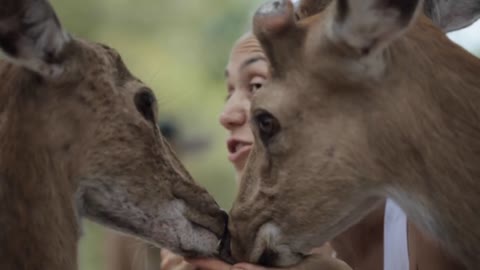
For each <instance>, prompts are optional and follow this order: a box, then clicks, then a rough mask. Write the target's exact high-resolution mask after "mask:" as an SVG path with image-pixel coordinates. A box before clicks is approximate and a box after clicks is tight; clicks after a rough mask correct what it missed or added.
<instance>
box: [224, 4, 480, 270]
mask: <svg viewBox="0 0 480 270" xmlns="http://www.w3.org/2000/svg"><path fill="white" fill-rule="evenodd" d="M465 2H468V1H465ZM472 2H473V1H472ZM265 5H266V6H267V7H265V6H264V7H261V8H260V9H259V10H258V11H257V13H256V15H255V18H254V27H253V28H254V33H255V35H256V36H257V38H258V39H259V40H260V42H261V45H262V47H263V49H264V51H265V52H266V54H267V56H268V59H269V62H270V64H271V74H272V78H271V80H270V81H269V82H267V83H266V85H265V86H264V87H263V88H262V89H261V90H259V91H258V92H257V93H256V94H255V96H254V98H253V101H252V108H251V115H252V118H253V119H252V130H253V133H254V136H255V144H254V147H253V149H252V152H251V155H250V158H249V161H248V162H247V166H246V169H245V173H244V175H243V178H242V181H241V185H240V190H239V193H238V195H237V198H236V201H235V203H234V205H233V208H232V210H231V216H230V222H229V230H230V233H231V249H232V255H233V256H234V257H235V258H236V259H238V260H247V261H250V262H261V263H263V264H267V265H273V266H289V265H292V264H295V263H297V262H299V261H300V260H301V259H302V258H303V256H304V255H305V254H307V253H308V252H309V251H310V250H311V249H312V248H313V247H316V246H320V245H322V244H323V243H325V242H326V241H328V240H330V239H332V238H334V237H335V236H336V235H338V234H340V233H342V232H343V231H345V230H347V229H348V228H349V227H350V226H352V225H354V224H355V223H357V222H358V221H360V220H361V219H362V218H363V217H364V216H365V215H367V214H368V213H369V212H370V211H371V210H372V209H375V208H376V207H377V206H378V204H379V203H381V202H382V201H383V200H384V199H385V198H387V197H388V198H391V199H393V200H394V201H396V202H397V204H398V205H400V206H401V207H402V208H403V210H404V211H405V212H406V213H407V215H408V218H409V220H411V221H412V222H414V223H415V224H416V225H417V227H419V228H421V229H422V230H423V231H424V232H426V233H427V234H429V235H431V236H432V237H433V238H435V239H437V240H438V241H439V242H440V243H441V244H442V246H443V247H444V248H445V249H446V250H447V251H448V252H450V253H451V254H453V255H454V256H455V257H456V258H457V259H458V260H459V261H460V262H462V263H463V264H465V266H466V267H467V269H472V270H473V269H477V267H478V265H479V264H480V257H479V256H478V254H480V227H479V224H480V215H478V214H477V209H479V208H480V200H479V195H480V167H479V166H478V164H479V162H480V139H479V138H480V110H479V109H478V106H479V104H480V77H479V76H478V71H479V70H480V60H479V59H477V58H475V57H474V56H472V55H471V54H469V53H468V52H466V51H465V50H464V49H462V48H461V47H459V46H457V45H456V44H454V43H453V42H452V41H450V40H449V39H448V38H447V37H446V36H445V34H444V32H443V31H444V29H440V28H438V27H437V26H435V25H434V24H433V22H432V21H431V20H430V19H429V18H427V17H426V16H424V15H422V14H421V13H422V12H421V11H423V1H418V0H409V1H403V0H397V1H395V0H394V1H392V0H390V1H387V0H336V1H334V2H332V3H331V4H330V5H328V7H327V8H326V9H325V10H324V11H322V12H320V13H319V14H317V15H315V16H312V17H308V18H306V19H304V20H301V21H299V22H297V21H296V20H295V15H294V7H293V6H292V4H291V3H290V2H289V1H284V0H278V1H270V2H268V3H266V4H265ZM335 269H336V268H335Z"/></svg>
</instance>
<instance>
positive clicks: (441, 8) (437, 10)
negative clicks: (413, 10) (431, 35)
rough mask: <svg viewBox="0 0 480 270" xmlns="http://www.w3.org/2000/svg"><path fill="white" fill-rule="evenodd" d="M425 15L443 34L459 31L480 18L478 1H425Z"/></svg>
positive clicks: (479, 2) (479, 3)
mask: <svg viewBox="0 0 480 270" xmlns="http://www.w3.org/2000/svg"><path fill="white" fill-rule="evenodd" d="M424 11H425V14H426V15H427V16H428V17H430V18H431V19H432V21H433V22H434V23H435V24H436V25H438V26H439V27H440V28H442V29H443V30H444V31H445V32H450V31H454V30H459V29H462V28H464V27H467V26H469V25H471V24H472V23H474V22H475V21H476V20H478V19H479V18H480V1H478V0H455V1H451V0H426V1H425V7H424Z"/></svg>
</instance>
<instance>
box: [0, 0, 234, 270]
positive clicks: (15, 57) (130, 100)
mask: <svg viewBox="0 0 480 270" xmlns="http://www.w3.org/2000/svg"><path fill="white" fill-rule="evenodd" d="M0 48H1V50H2V51H3V52H4V54H5V55H6V60H1V61H0V228H1V229H0V241H1V242H0V268H1V269H2V270H13V269H25V270H26V269H28V270H60V269H61V270H65V269H76V268H77V266H76V256H77V242H78V239H79V237H80V234H81V228H80V223H81V220H80V219H81V218H82V217H86V218H89V219H91V220H93V221H96V222H99V223H101V224H104V225H106V226H109V227H111V228H114V229H117V230H120V231H122V232H124V233H127V234H131V235H135V236H137V237H139V238H141V239H143V240H145V241H149V242H152V243H154V244H156V245H159V246H162V247H165V248H168V249H170V250H172V251H174V252H177V253H179V254H183V255H185V256H196V255H202V256H210V255H214V254H216V252H217V251H216V250H217V243H218V240H219V238H220V237H221V236H222V234H223V232H224V227H225V222H226V220H225V219H226V214H225V213H224V212H223V211H221V210H220V208H219V207H218V205H217V204H216V202H215V201H214V200H213V198H212V197H211V196H210V195H209V194H208V193H207V192H206V190H205V189H203V188H201V187H199V186H198V185H197V184H195V182H194V181H193V180H192V178H191V176H190V175H189V174H188V172H187V171H186V170H185V168H184V167H183V166H182V164H181V163H180V162H179V161H178V160H177V158H176V156H175V154H174V152H173V151H172V150H171V148H170V146H169V144H168V143H167V142H166V141H165V139H164V138H163V137H162V135H161V133H160V131H159V128H158V125H157V122H158V121H157V120H158V116H157V108H156V106H157V104H156V101H155V96H154V94H153V92H152V90H151V89H149V88H148V87H147V86H146V85H144V84H143V83H142V82H141V81H140V80H138V79H137V78H135V77H134V76H133V75H132V74H131V73H130V72H129V71H128V69H127V68H126V67H125V65H124V64H123V62H122V60H121V58H120V56H119V55H118V53H116V52H115V51H114V50H112V49H111V48H109V47H107V46H104V45H101V44H97V43H92V42H88V41H84V40H81V39H77V38H74V37H72V36H70V35H69V34H68V33H66V32H65V31H64V30H63V29H62V27H61V25H60V23H59V21H58V19H57V17H56V15H55V13H54V11H53V9H52V7H51V6H50V4H49V3H48V2H47V1H45V0H2V1H1V3H0Z"/></svg>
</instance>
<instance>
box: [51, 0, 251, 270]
mask: <svg viewBox="0 0 480 270" xmlns="http://www.w3.org/2000/svg"><path fill="white" fill-rule="evenodd" d="M51 2H52V4H53V6H54V7H55V9H56V11H57V14H58V16H59V18H60V20H61V21H62V23H63V25H64V26H65V28H66V29H67V30H68V31H69V32H70V33H71V34H73V35H75V36H76V37H79V38H84V39H88V40H91V41H97V42H102V43H105V44H107V45H109V46H110V47H113V48H115V49H116V50H118V51H119V52H120V54H121V55H122V57H123V59H124V61H125V63H126V64H127V66H128V67H129V69H130V70H131V71H132V73H134V74H135V75H136V76H137V77H138V78H140V79H141V80H143V81H144V82H145V83H147V84H148V85H149V86H150V87H151V88H152V89H154V91H155V92H156V94H157V98H158V100H159V110H160V115H161V117H162V118H163V119H171V120H172V119H173V120H174V121H176V123H177V124H178V129H179V130H180V132H181V134H180V136H182V138H183V139H185V140H188V139H191V138H193V137H197V136H201V137H207V138H209V140H210V143H209V146H210V147H209V148H208V149H207V150H205V151H202V152H199V153H194V154H188V153H185V154H184V155H182V159H183V161H184V162H185V164H186V166H187V168H188V169H189V171H190V172H191V174H192V175H193V176H194V178H195V179H197V180H198V181H199V182H200V183H201V184H202V185H204V186H206V187H207V189H208V190H209V191H210V192H211V193H212V194H213V195H214V197H215V198H216V199H217V201H218V202H219V203H220V204H221V205H222V207H224V208H226V209H229V208H230V205H231V202H232V200H233V197H234V194H235V179H234V171H233V169H232V168H231V166H230V164H229V163H228V162H227V159H226V155H227V152H226V150H225V143H224V142H225V139H226V133H225V131H224V130H223V129H222V128H221V127H220V125H219V124H218V120H217V119H218V115H219V112H220V111H221V109H222V106H223V102H224V98H225V96H226V91H225V89H224V88H225V87H224V82H223V74H224V73H223V70H224V67H225V64H226V61H227V59H228V55H229V51H230V47H231V46H232V44H233V43H234V41H235V40H236V39H237V38H238V37H239V36H240V35H242V34H243V33H244V32H245V31H246V30H248V29H249V24H250V18H251V14H252V11H254V9H255V8H256V6H258V4H259V3H260V1H259V0H257V1H253V0H251V1H241V0H201V1H199V0H197V1H191V0H175V1H153V0H136V1H133V0H103V1H96V0H83V1H72V0H52V1H51ZM84 223H85V224H84V225H85V231H84V236H83V238H82V241H81V248H80V266H81V269H88V270H100V269H103V257H102V256H103V238H102V235H103V232H104V229H103V228H101V227H100V226H98V225H95V224H92V223H89V222H88V221H84Z"/></svg>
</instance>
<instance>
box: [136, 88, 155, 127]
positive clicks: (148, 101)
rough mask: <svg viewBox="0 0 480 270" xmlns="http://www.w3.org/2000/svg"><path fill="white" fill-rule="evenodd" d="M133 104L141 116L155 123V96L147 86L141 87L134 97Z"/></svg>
mask: <svg viewBox="0 0 480 270" xmlns="http://www.w3.org/2000/svg"><path fill="white" fill-rule="evenodd" d="M134 102H135V106H136V107H137V110H138V111H139V112H140V113H141V114H142V116H143V117H144V118H145V119H146V120H148V121H150V122H152V123H155V108H154V106H155V96H154V95H153V93H152V90H150V89H148V88H142V89H141V90H140V91H139V92H138V93H136V94H135V97H134Z"/></svg>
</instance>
